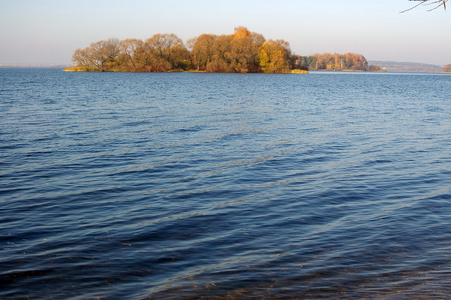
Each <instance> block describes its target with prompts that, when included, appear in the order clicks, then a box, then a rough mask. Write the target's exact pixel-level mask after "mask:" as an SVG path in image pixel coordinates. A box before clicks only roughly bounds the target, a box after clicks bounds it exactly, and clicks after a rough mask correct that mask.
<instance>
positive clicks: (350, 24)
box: [0, 0, 451, 65]
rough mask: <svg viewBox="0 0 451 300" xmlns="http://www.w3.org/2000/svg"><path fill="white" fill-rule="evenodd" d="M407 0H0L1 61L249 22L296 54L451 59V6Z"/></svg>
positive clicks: (226, 29) (61, 58) (65, 58)
mask: <svg viewBox="0 0 451 300" xmlns="http://www.w3.org/2000/svg"><path fill="white" fill-rule="evenodd" d="M412 5H413V2H409V1H408V0H321V1H320V0H277V1H275V0H226V1H225V0H222V1H219V0H218V1H216V0H186V1H180V0H163V1H161V0H158V1H153V0H39V1H38V0H0V64H14V63H18V64H71V57H72V54H73V52H74V50H75V49H77V48H85V47H87V46H88V45H89V44H90V43H91V42H97V41H99V40H103V39H107V38H110V37H117V38H119V39H125V38H141V39H146V38H148V37H150V36H152V35H153V34H155V33H175V34H176V35H178V36H179V37H180V38H181V39H183V40H184V41H186V40H187V39H189V38H192V37H195V36H198V35H200V34H202V33H215V34H229V33H232V32H233V30H234V28H235V27H236V26H245V27H247V28H248V29H249V30H251V31H255V32H258V33H261V34H263V35H264V36H265V37H266V38H267V39H284V40H286V41H288V42H289V43H290V45H291V49H292V51H293V52H294V53H296V54H301V55H309V54H314V53H323V52H331V53H335V52H338V53H344V52H356V53H361V54H363V55H364V56H365V57H366V58H367V59H369V60H392V61H411V62H423V63H431V64H438V65H444V64H448V63H451V35H450V34H449V28H450V24H451V11H448V12H445V11H443V9H438V10H435V11H433V12H427V9H428V8H427V7H419V8H417V9H415V10H413V11H410V12H408V13H403V14H401V13H399V12H400V11H402V10H404V9H407V8H409V7H411V6H412Z"/></svg>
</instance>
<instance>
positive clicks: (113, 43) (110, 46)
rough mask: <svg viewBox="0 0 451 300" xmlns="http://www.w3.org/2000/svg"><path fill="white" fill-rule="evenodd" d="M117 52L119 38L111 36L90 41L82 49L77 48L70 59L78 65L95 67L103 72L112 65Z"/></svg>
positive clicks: (115, 59) (116, 57)
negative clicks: (88, 44) (89, 43)
mask: <svg viewBox="0 0 451 300" xmlns="http://www.w3.org/2000/svg"><path fill="white" fill-rule="evenodd" d="M119 52H120V50H119V40H118V39H116V38H111V39H108V40H104V41H98V42H96V43H91V45H90V46H89V47H87V48H85V49H83V50H81V49H77V50H76V51H75V53H74V55H73V56H72V61H73V62H74V63H75V64H77V65H78V66H83V67H90V68H97V69H99V70H100V71H102V72H103V71H106V70H108V69H110V68H111V67H113V66H114V64H115V63H116V62H117V59H118V57H119Z"/></svg>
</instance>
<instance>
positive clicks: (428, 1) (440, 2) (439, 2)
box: [401, 0, 448, 13]
mask: <svg viewBox="0 0 451 300" xmlns="http://www.w3.org/2000/svg"><path fill="white" fill-rule="evenodd" d="M409 1H417V2H420V3H418V4H416V5H414V6H412V7H411V8H408V9H406V10H403V11H402V12H401V13H405V12H407V11H410V10H412V9H414V8H417V7H418V6H420V5H423V4H424V5H434V7H433V8H431V9H428V11H433V10H435V9H437V8H439V7H441V6H443V8H444V9H445V10H446V2H448V0H409Z"/></svg>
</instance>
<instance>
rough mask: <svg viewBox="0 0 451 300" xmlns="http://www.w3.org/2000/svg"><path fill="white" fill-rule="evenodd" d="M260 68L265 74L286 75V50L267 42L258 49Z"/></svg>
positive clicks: (274, 42) (287, 69)
mask: <svg viewBox="0 0 451 300" xmlns="http://www.w3.org/2000/svg"><path fill="white" fill-rule="evenodd" d="M260 66H261V68H262V70H263V72H265V73H287V72H288V71H289V70H290V67H289V64H288V59H287V54H286V49H285V48H284V47H283V46H282V45H281V44H280V42H277V41H272V40H269V41H267V42H265V43H264V44H263V45H262V46H261V47H260Z"/></svg>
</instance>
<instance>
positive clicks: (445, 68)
mask: <svg viewBox="0 0 451 300" xmlns="http://www.w3.org/2000/svg"><path fill="white" fill-rule="evenodd" d="M443 71H444V72H451V64H448V65H445V66H443Z"/></svg>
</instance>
